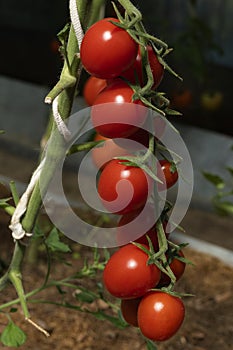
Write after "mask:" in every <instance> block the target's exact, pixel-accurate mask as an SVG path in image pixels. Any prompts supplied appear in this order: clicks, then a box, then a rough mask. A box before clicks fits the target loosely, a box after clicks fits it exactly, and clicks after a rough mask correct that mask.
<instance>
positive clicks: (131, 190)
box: [98, 159, 153, 214]
mask: <svg viewBox="0 0 233 350" xmlns="http://www.w3.org/2000/svg"><path fill="white" fill-rule="evenodd" d="M124 163H125V161H122V160H117V159H113V160H111V161H110V162H109V163H108V164H107V165H106V166H105V168H104V169H103V171H102V173H101V174H100V177H99V182H98V193H99V196H100V198H101V201H102V203H103V205H104V207H105V208H106V209H107V210H108V211H109V212H111V213H116V214H125V213H128V212H130V211H133V210H136V209H139V208H141V207H143V206H144V205H145V203H146V201H147V198H148V197H149V196H150V194H151V191H152V183H153V180H152V178H151V177H149V176H148V175H147V174H146V173H145V172H144V171H143V170H142V169H141V168H139V167H135V166H128V165H125V164H124Z"/></svg>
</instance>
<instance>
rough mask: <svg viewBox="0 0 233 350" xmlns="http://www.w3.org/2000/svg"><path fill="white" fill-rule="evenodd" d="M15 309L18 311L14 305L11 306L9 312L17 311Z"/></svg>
mask: <svg viewBox="0 0 233 350" xmlns="http://www.w3.org/2000/svg"><path fill="white" fill-rule="evenodd" d="M17 311H18V309H17V308H16V307H12V308H11V309H10V312H11V313H13V312H17Z"/></svg>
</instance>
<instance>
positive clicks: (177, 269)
mask: <svg viewBox="0 0 233 350" xmlns="http://www.w3.org/2000/svg"><path fill="white" fill-rule="evenodd" d="M179 255H180V256H181V257H182V258H184V253H183V252H182V250H180V251H179ZM168 259H169V257H168ZM169 266H170V268H171V270H172V272H173V273H174V275H175V276H176V281H178V280H179V279H180V278H181V277H182V275H183V274H184V270H185V267H186V264H185V263H184V262H183V261H181V260H179V259H177V258H175V257H174V258H173V259H172V261H171V262H170V264H169ZM170 282H171V280H170V277H169V276H168V275H166V274H165V273H163V272H162V273H161V279H160V281H159V285H160V286H161V287H162V286H168V285H169V283H170Z"/></svg>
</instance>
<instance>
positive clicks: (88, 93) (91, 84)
mask: <svg viewBox="0 0 233 350" xmlns="http://www.w3.org/2000/svg"><path fill="white" fill-rule="evenodd" d="M106 86H107V82H106V80H105V79H99V78H96V77H93V76H90V77H89V78H88V79H87V81H86V82H85V85H84V88H83V97H84V100H85V102H86V104H87V105H88V106H92V105H93V103H94V101H95V99H96V97H97V96H98V95H99V93H100V92H101V91H102V90H103V89H104V88H105V87H106Z"/></svg>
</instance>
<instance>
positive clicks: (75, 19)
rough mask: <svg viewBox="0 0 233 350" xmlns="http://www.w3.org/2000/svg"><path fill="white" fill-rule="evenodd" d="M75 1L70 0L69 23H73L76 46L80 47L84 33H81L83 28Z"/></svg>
mask: <svg viewBox="0 0 233 350" xmlns="http://www.w3.org/2000/svg"><path fill="white" fill-rule="evenodd" d="M76 1H77V0H70V19H71V23H72V25H73V28H74V32H75V35H76V38H77V41H78V46H79V49H80V46H81V43H82V40H83V35H84V34H83V29H82V25H81V22H80V18H79V14H78V9H77V3H76Z"/></svg>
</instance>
